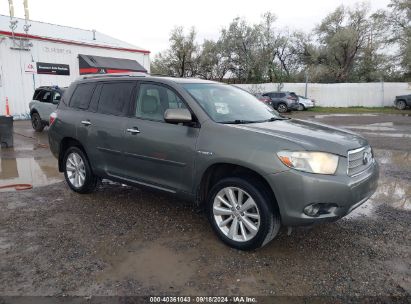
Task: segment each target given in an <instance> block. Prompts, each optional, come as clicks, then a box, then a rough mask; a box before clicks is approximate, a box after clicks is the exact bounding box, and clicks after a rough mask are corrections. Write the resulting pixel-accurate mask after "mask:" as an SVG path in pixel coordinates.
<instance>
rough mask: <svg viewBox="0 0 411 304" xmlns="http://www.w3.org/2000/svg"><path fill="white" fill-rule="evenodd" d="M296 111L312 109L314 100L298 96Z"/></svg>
mask: <svg viewBox="0 0 411 304" xmlns="http://www.w3.org/2000/svg"><path fill="white" fill-rule="evenodd" d="M298 102H299V105H298V111H304V110H307V109H308V108H314V106H315V100H314V99H309V98H307V97H304V96H301V95H298Z"/></svg>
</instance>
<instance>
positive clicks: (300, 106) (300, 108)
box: [297, 103, 305, 111]
mask: <svg viewBox="0 0 411 304" xmlns="http://www.w3.org/2000/svg"><path fill="white" fill-rule="evenodd" d="M297 110H298V111H304V110H305V107H304V105H303V104H302V103H300V104H299V105H298V109H297Z"/></svg>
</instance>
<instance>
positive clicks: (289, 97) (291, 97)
mask: <svg viewBox="0 0 411 304" xmlns="http://www.w3.org/2000/svg"><path fill="white" fill-rule="evenodd" d="M287 98H288V99H292V100H297V98H295V97H293V96H287Z"/></svg>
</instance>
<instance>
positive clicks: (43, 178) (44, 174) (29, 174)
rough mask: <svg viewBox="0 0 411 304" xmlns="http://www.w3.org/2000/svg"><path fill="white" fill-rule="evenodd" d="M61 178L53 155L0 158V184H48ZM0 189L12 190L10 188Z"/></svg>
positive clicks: (36, 185)
mask: <svg viewBox="0 0 411 304" xmlns="http://www.w3.org/2000/svg"><path fill="white" fill-rule="evenodd" d="M62 180H63V175H62V174H61V173H59V172H58V169H57V161H56V159H55V158H54V157H23V158H3V157H2V158H0V186H6V185H10V184H31V185H33V187H38V186H44V185H49V184H53V183H57V182H60V181H62ZM0 191H13V189H12V188H7V189H2V190H0Z"/></svg>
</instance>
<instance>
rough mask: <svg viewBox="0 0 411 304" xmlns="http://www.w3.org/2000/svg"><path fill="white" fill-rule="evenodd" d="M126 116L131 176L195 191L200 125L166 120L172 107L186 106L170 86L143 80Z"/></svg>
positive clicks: (172, 188)
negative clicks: (131, 113)
mask: <svg viewBox="0 0 411 304" xmlns="http://www.w3.org/2000/svg"><path fill="white" fill-rule="evenodd" d="M135 99H136V101H135V106H134V109H133V115H132V116H134V117H129V118H127V121H126V129H125V135H124V144H123V151H124V156H125V161H126V162H127V164H128V166H127V171H126V172H124V173H125V175H127V176H128V177H129V178H131V179H133V180H135V181H138V182H140V183H142V184H147V185H149V186H152V187H158V188H161V189H163V190H169V191H171V192H175V191H183V192H188V193H191V192H192V186H193V172H194V160H195V155H196V142H197V138H198V134H199V131H200V129H199V128H198V127H197V126H188V125H182V124H170V123H166V122H165V121H164V119H163V115H164V112H165V110H166V109H169V108H186V107H187V106H186V104H185V103H184V102H183V100H182V98H181V97H180V96H179V95H178V94H177V93H176V92H175V91H174V90H173V89H172V88H170V87H168V86H164V85H161V84H157V83H150V82H143V83H141V84H140V85H139V89H138V92H137V94H136V95H135Z"/></svg>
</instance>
